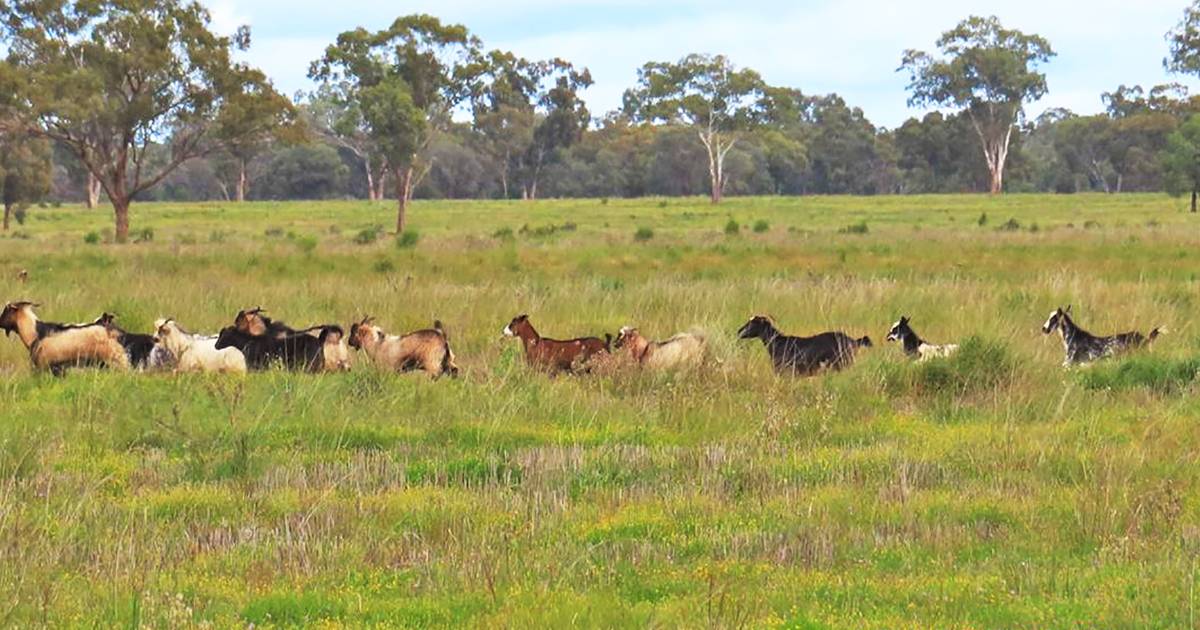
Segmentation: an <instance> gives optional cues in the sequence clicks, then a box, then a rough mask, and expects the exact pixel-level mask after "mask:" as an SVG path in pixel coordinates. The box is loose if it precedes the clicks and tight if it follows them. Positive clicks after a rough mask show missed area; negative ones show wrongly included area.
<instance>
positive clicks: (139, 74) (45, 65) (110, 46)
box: [0, 0, 276, 242]
mask: <svg viewBox="0 0 1200 630" xmlns="http://www.w3.org/2000/svg"><path fill="white" fill-rule="evenodd" d="M210 23H211V18H210V16H209V13H208V11H207V10H206V9H204V8H203V7H202V6H201V5H200V4H199V3H197V2H194V1H185V0H75V1H72V0H45V1H41V2H7V3H2V4H0V35H2V36H3V40H4V44H5V46H6V49H7V53H8V56H7V58H6V59H5V60H4V62H3V63H2V64H0V88H2V89H0V93H3V94H4V102H3V103H2V107H0V109H3V110H5V111H4V113H5V114H7V115H5V116H4V118H3V119H4V120H7V121H14V120H15V121H20V123H19V124H18V125H17V126H18V127H19V128H20V129H21V130H23V131H26V132H31V133H35V134H39V135H41V136H43V137H46V138H50V139H52V140H56V141H58V142H61V143H62V144H64V145H66V146H67V147H69V148H70V149H71V150H72V151H73V152H74V153H75V154H76V155H77V156H78V157H79V159H80V160H81V161H82V162H83V163H84V165H86V167H87V169H88V171H89V172H91V173H92V174H93V175H94V176H95V177H96V179H97V180H99V182H100V186H101V187H102V188H103V189H104V191H105V193H107V195H108V198H109V200H110V201H111V202H112V205H113V213H114V216H115V223H116V230H115V236H116V239H117V241H119V242H125V241H126V240H128V238H129V206H130V203H131V201H132V200H133V199H134V198H135V197H136V196H137V195H138V194H139V193H142V192H145V191H147V190H149V189H150V188H152V187H153V186H155V185H156V184H158V183H159V182H161V181H163V179H165V178H166V177H167V176H168V175H170V173H171V172H172V171H174V170H175V169H177V168H179V166H180V165H181V164H183V163H184V162H187V161H188V160H191V159H193V158H196V157H200V156H204V155H208V154H209V153H211V152H213V151H215V150H217V149H220V148H222V146H223V141H222V138H221V137H220V136H219V135H218V134H216V133H214V132H215V130H216V128H217V125H218V122H217V121H218V119H220V118H221V115H222V113H223V112H224V109H225V107H226V106H227V104H229V103H230V102H231V101H235V100H238V99H246V100H248V101H255V100H257V99H272V100H275V98H276V94H275V91H274V89H273V88H272V87H271V85H270V83H269V82H268V81H267V79H266V77H265V76H264V75H263V73H262V72H260V71H258V70H256V69H253V68H250V67H248V66H246V65H243V64H240V63H235V62H234V61H233V59H232V54H233V52H234V51H235V50H238V51H244V50H246V49H247V48H248V47H249V45H250V33H249V30H248V29H246V28H242V29H239V30H238V32H237V34H236V35H234V36H233V37H222V36H218V35H215V34H213V33H212V32H211V31H210V30H209V25H210ZM275 122H276V121H274V120H271V119H270V117H266V118H264V119H263V123H264V124H275ZM155 145H166V146H167V147H169V151H168V154H169V158H168V159H167V160H165V161H164V162H163V163H161V164H157V165H151V164H150V163H149V162H148V160H147V156H148V154H149V153H150V148H151V147H153V146H155Z"/></svg>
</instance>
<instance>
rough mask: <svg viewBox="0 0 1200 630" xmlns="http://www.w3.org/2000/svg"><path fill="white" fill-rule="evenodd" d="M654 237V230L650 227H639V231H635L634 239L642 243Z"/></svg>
mask: <svg viewBox="0 0 1200 630" xmlns="http://www.w3.org/2000/svg"><path fill="white" fill-rule="evenodd" d="M652 238H654V230H651V229H650V228H648V227H641V228H638V229H637V231H636V232H634V233H633V240H635V241H638V242H640V243H644V242H646V241H648V240H650V239H652Z"/></svg>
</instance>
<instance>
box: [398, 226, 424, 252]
mask: <svg viewBox="0 0 1200 630" xmlns="http://www.w3.org/2000/svg"><path fill="white" fill-rule="evenodd" d="M419 240H421V234H420V232H417V231H416V230H405V231H403V232H401V233H400V235H399V236H397V237H396V248H397V249H412V248H413V247H416V246H417V241H419Z"/></svg>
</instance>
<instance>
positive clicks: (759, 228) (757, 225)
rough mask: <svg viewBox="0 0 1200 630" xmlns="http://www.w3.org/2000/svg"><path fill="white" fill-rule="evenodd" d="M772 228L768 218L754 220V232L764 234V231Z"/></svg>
mask: <svg viewBox="0 0 1200 630" xmlns="http://www.w3.org/2000/svg"><path fill="white" fill-rule="evenodd" d="M770 229H771V224H770V223H767V222H766V220H764V219H759V220H758V221H755V222H754V233H755V234H762V233H763V232H767V231H769V230H770Z"/></svg>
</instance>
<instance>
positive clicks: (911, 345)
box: [887, 316, 958, 363]
mask: <svg viewBox="0 0 1200 630" xmlns="http://www.w3.org/2000/svg"><path fill="white" fill-rule="evenodd" d="M887 340H888V341H899V342H900V343H901V344H902V345H903V346H904V354H906V355H908V358H910V359H915V360H916V361H917V362H918V363H922V362H925V361H928V360H930V359H939V358H946V357H949V356H951V355H953V354H954V353H955V352H958V345H957V344H945V345H935V344H931V343H928V342H926V341H925V340H924V339H921V337H920V336H918V335H917V333H916V331H914V330H913V329H912V326H910V325H909V319H908V316H902V317H901V318H900V321H898V322H896V323H895V324H893V325H892V329H891V330H889V331H888V335H887Z"/></svg>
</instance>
